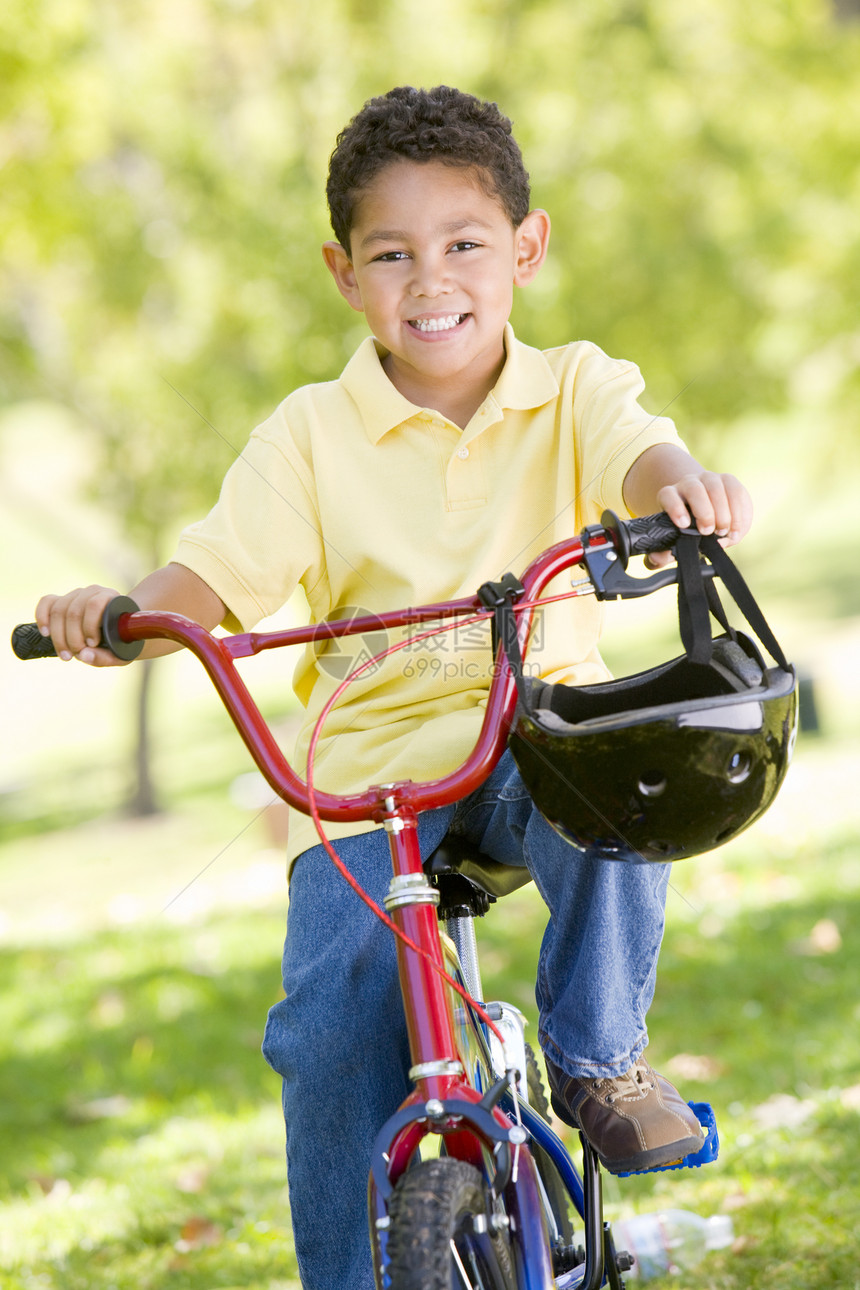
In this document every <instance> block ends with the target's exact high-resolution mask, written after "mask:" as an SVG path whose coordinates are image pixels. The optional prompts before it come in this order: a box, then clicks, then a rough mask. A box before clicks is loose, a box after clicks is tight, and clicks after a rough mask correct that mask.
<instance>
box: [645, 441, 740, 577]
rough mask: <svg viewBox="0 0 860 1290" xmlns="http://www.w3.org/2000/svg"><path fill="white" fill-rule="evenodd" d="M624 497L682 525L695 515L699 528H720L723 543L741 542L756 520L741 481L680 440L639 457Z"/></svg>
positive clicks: (704, 530)
mask: <svg viewBox="0 0 860 1290" xmlns="http://www.w3.org/2000/svg"><path fill="white" fill-rule="evenodd" d="M624 501H625V504H626V506H627V508H628V510H629V511H630V512H631V514H633V515H650V514H653V513H654V512H656V511H665V512H666V513H667V515H668V516H669V518H670V519H671V520H672V521H673V522H674V523H675V524H677V525H678V527H679V528H687V527H689V525H690V522H691V519H694V520H695V521H696V525H697V527H698V529H699V532H700V533H716V535H717V537H718V538H720V539H721V541H722V545H723V546H733V545H734V544H735V543H736V542H740V540H741V538H742V537H744V536H745V534H746V533H748V532H749V528H750V525H751V524H752V515H753V507H752V498H751V497H750V495H749V493H748V492H747V490H746V488H745V487H744V485H743V484H742V483H741V482H740V480H739V479H736V478H735V476H734V475H719V474H716V473H715V472H714V471H711V470H706V469H705V467H704V466H701V465H699V463H698V462H697V461H696V460H695V459H694V458H693V457H691V456H690V455H689V453H687V452H685V451H684V449H683V448H679V447H678V446H677V445H676V444H669V443H665V444H663V443H660V444H654V445H653V446H652V447H651V448H646V449H645V451H644V452H643V453H642V455H641V457H638V458H637V459H636V461H634V463H633V465H632V466H631V467H630V469H629V470H628V472H627V474H626V475H625V477H624ZM655 563H662V561H656V562H655Z"/></svg>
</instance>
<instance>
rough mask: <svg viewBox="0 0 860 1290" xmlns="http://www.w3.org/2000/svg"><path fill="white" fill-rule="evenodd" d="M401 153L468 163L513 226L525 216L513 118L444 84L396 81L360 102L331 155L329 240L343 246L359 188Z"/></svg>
mask: <svg viewBox="0 0 860 1290" xmlns="http://www.w3.org/2000/svg"><path fill="white" fill-rule="evenodd" d="M401 158H406V159H407V160H409V161H418V162H424V161H442V162H444V164H445V165H448V166H462V167H463V168H466V167H473V168H474V170H475V172H476V178H477V179H478V181H479V183H480V184H481V186H482V187H483V188H484V190H485V191H486V192H487V193H488V194H489V195H490V196H491V197H494V198H495V199H496V200H498V201H499V202H500V203H501V205H502V207H503V209H504V211H505V214H506V215H507V216H508V218H509V219H510V221H511V223H512V224H513V225H514V227H515V228H516V227H518V226H519V225H520V224H521V223H522V222H523V220H524V219H525V217H526V215H527V214H528V211H529V177H528V175H527V173H526V169H525V166H524V165H523V158H522V154H521V152H520V149H519V146H518V144H517V142H516V140H515V139H514V137H513V133H512V127H511V123H510V121H509V120H508V118H507V117H506V116H504V115H503V114H502V112H500V111H499V108H498V106H497V105H496V104H495V103H488V102H485V101H484V100H483V99H479V98H475V96H474V95H472V94H465V93H463V91H462V90H456V89H452V88H451V87H450V86H447V85H438V86H437V87H436V88H435V89H432V90H416V89H413V88H412V87H411V86H408V85H404V86H399V87H398V88H397V89H393V90H389V92H388V93H387V94H383V95H381V96H380V97H378V98H373V99H370V100H369V101H368V102H367V103H365V105H364V107H363V108H362V109H361V111H360V112H359V113H358V114H357V115H356V116H354V117H353V119H352V120H351V121H350V123H349V125H348V126H346V128H345V129H343V130H341V132H340V134H339V135H338V137H337V143H336V145H335V149H334V152H333V153H332V155H331V161H330V163H329V173H328V183H327V184H326V196H327V198H328V208H329V213H330V215H331V226H332V228H333V229H334V234H335V237H336V238H337V240H338V242H340V244H341V246H343V247H344V248H345V249H346V250H347V251H349V236H350V232H351V229H352V224H353V220H354V216H355V207H356V202H357V201H358V199H359V197H360V196H361V193H362V192H363V191H364V190H365V189H366V188H367V186H368V184H370V182H371V181H372V180H373V179H374V178H375V177H376V176H377V175H378V174H379V172H380V171H381V170H383V169H384V167H386V166H388V165H390V164H391V162H393V161H397V160H399V159H401Z"/></svg>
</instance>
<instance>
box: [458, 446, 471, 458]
mask: <svg viewBox="0 0 860 1290" xmlns="http://www.w3.org/2000/svg"><path fill="white" fill-rule="evenodd" d="M468 455H469V449H468V448H458V449H457V456H458V457H459V458H460V460H461V461H465V460H466V458H467V457H468Z"/></svg>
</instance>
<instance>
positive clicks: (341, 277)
mask: <svg viewBox="0 0 860 1290" xmlns="http://www.w3.org/2000/svg"><path fill="white" fill-rule="evenodd" d="M548 236H549V220H548V217H547V216H546V215H545V213H544V212H543V211H532V212H530V214H529V215H528V216H527V217H526V219H525V220H524V221H523V223H522V224H521V225H520V226H519V228H514V227H513V226H512V224H511V222H510V220H509V219H508V217H507V215H506V214H505V212H504V210H503V208H502V206H501V204H500V203H499V201H498V200H497V199H496V198H494V197H491V196H489V195H488V194H487V193H486V192H485V191H484V189H483V188H482V187H481V186H480V184H479V183H478V179H477V177H476V175H475V174H474V172H473V171H472V170H469V169H464V168H460V167H455V166H447V165H445V164H444V163H442V162H436V161H429V162H424V163H418V162H411V161H406V160H404V161H397V162H394V163H392V164H391V165H389V166H387V167H386V168H385V169H384V170H383V171H381V172H380V174H379V175H378V176H377V177H376V179H375V180H374V181H373V183H372V184H371V185H370V186H369V188H368V189H367V190H366V192H364V193H363V194H362V196H361V198H360V199H359V202H358V205H357V210H356V218H355V221H354V223H353V227H352V233H351V237H350V247H349V248H348V249H344V248H343V247H341V246H340V245H339V244H338V243H336V242H327V243H326V245H325V247H324V248H323V254H324V256H325V259H326V263H327V264H328V266H329V268H330V269H331V271H332V274H333V275H334V278H335V280H336V282H337V284H338V287H339V288H340V291H341V293H342V294H343V296H344V297H345V298H346V299H347V300H348V301H349V303H350V304H351V305H352V307H353V308H354V309H357V310H359V311H360V312H363V313H364V314H365V315H366V317H367V321H368V325H369V326H370V328H371V330H372V332H373V334H374V335H375V336H376V337H377V339H378V340H380V341H381V342H382V344H383V345H384V346H385V348H386V349H387V350H388V351H389V352H388V355H387V356H386V358H385V359H384V360H383V366H384V367H385V370H386V372H387V374H388V376H389V378H390V379H391V381H392V382H393V383H394V385H395V386H397V388H398V389H399V390H400V391H401V392H402V393H403V394H405V395H406V397H407V398H409V399H410V400H411V401H412V402H413V403H417V404H418V405H419V406H430V407H439V406H440V397H439V396H440V394H443V395H447V396H448V397H449V398H452V397H459V398H461V400H462V401H463V402H464V404H468V403H469V401H470V399H471V400H472V401H474V400H475V399H477V403H476V404H475V406H476V407H477V406H478V404H480V402H481V401H482V400H483V398H484V397H485V396H486V394H487V393H488V392H489V390H490V389H491V388H492V386H493V384H494V383H495V380H496V378H497V376H498V374H499V372H500V371H501V367H502V365H503V363H504V344H503V332H504V327H505V323H506V322H507V320H508V317H509V315H510V312H511V305H512V302H513V288H514V286H522V285H525V283H526V282H529V281H531V279H532V278H533V277H534V276H535V274H536V273H537V271H538V269H539V267H540V265H541V263H542V262H543V259H544V255H545V253H546V244H547V240H548ZM442 410H444V409H442Z"/></svg>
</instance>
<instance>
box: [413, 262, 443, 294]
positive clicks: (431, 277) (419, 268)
mask: <svg viewBox="0 0 860 1290" xmlns="http://www.w3.org/2000/svg"><path fill="white" fill-rule="evenodd" d="M409 289H410V294H411V295H413V296H416V297H417V296H426V297H428V298H430V299H432V298H434V297H435V296H441V295H444V294H445V293H446V292H448V291H450V290H451V281H450V278H449V275H448V273H447V270H446V268H445V266H444V265H441V264H428V263H423V264H419V263H417V262H416V264H415V266H414V272H413V275H412V281H411V283H410V287H409Z"/></svg>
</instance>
